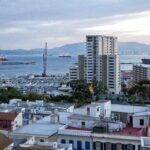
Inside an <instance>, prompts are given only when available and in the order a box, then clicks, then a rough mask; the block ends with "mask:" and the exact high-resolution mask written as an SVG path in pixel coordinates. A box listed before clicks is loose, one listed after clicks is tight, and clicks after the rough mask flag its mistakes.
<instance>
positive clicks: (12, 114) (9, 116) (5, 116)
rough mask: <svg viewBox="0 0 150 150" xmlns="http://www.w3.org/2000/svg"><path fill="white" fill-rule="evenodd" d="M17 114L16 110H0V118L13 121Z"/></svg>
mask: <svg viewBox="0 0 150 150" xmlns="http://www.w3.org/2000/svg"><path fill="white" fill-rule="evenodd" d="M17 115H18V113H16V112H0V120H7V121H13V120H14V119H15V118H16V117H17Z"/></svg>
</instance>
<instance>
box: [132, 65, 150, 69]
mask: <svg viewBox="0 0 150 150" xmlns="http://www.w3.org/2000/svg"><path fill="white" fill-rule="evenodd" d="M134 66H139V67H145V68H150V65H149V64H134Z"/></svg>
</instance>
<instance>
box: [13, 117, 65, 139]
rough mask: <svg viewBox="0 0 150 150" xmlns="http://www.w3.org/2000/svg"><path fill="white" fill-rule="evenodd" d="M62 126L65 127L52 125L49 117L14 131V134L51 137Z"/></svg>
mask: <svg viewBox="0 0 150 150" xmlns="http://www.w3.org/2000/svg"><path fill="white" fill-rule="evenodd" d="M62 126H64V125H61V124H56V123H51V122H50V116H47V117H44V118H43V119H41V120H39V121H37V122H35V123H32V124H29V125H25V126H24V127H22V128H20V129H18V130H16V131H14V132H13V133H12V134H13V135H31V136H48V137H49V136H52V135H53V134H55V133H57V131H58V129H59V128H60V127H62Z"/></svg>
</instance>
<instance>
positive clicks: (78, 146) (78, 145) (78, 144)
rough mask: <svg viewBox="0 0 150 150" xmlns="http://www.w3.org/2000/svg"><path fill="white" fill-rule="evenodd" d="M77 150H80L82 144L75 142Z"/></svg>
mask: <svg viewBox="0 0 150 150" xmlns="http://www.w3.org/2000/svg"><path fill="white" fill-rule="evenodd" d="M77 150H82V142H81V141H77Z"/></svg>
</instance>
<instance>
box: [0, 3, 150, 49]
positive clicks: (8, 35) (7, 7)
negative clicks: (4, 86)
mask: <svg viewBox="0 0 150 150" xmlns="http://www.w3.org/2000/svg"><path fill="white" fill-rule="evenodd" d="M79 4H80V5H79ZM149 6H150V1H148V0H144V1H142V0H132V2H131V1H130V0H128V1H125V0H105V1H104V0H86V2H85V1H79V0H76V1H74V0H59V1H56V0H55V1H54V0H51V1H49V0H45V1H42V0H22V1H19V0H14V1H9V0H1V1H0V17H1V20H0V39H1V41H0V49H17V48H23V49H31V48H36V47H42V46H43V43H45V42H46V41H47V42H48V43H49V48H52V47H56V46H61V45H64V44H67V43H76V42H83V41H85V35H87V34H105V35H112V36H117V37H118V41H122V42H126V41H135V42H141V43H146V44H149V43H150V40H149V39H150V32H149V29H148V27H149V26H150V10H149Z"/></svg>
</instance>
